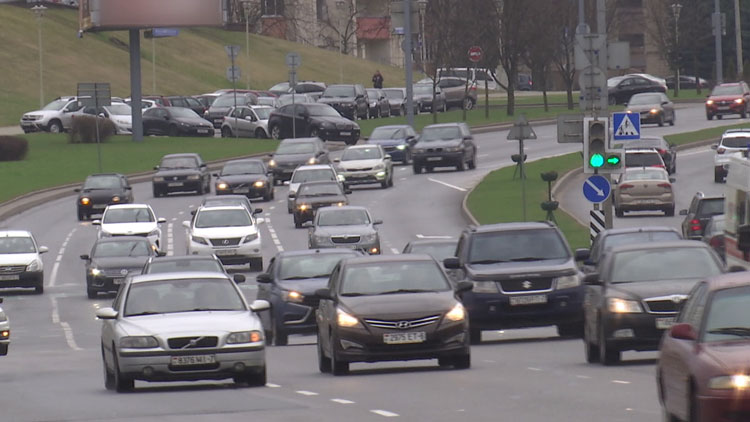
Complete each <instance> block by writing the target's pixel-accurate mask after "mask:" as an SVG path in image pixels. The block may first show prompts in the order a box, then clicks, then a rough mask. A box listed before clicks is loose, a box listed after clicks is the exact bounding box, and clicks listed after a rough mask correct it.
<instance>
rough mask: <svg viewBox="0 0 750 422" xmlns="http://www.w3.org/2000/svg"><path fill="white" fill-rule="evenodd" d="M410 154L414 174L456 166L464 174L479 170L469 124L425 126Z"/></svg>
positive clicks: (475, 147)
mask: <svg viewBox="0 0 750 422" xmlns="http://www.w3.org/2000/svg"><path fill="white" fill-rule="evenodd" d="M411 153H412V166H413V168H414V174H419V173H421V172H422V169H423V168H424V169H426V170H427V171H428V172H431V171H432V170H433V169H434V168H435V167H446V166H455V167H456V170H458V171H463V170H464V169H465V168H466V167H469V168H470V169H474V168H476V166H477V146H476V144H475V143H474V137H473V136H472V135H471V131H469V127H468V126H467V125H466V123H440V124H434V125H428V126H425V127H424V129H422V134H421V135H420V136H419V138H418V139H417V143H415V144H414V146H413V147H412V149H411ZM465 166H466V167H465Z"/></svg>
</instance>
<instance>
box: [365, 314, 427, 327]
mask: <svg viewBox="0 0 750 422" xmlns="http://www.w3.org/2000/svg"><path fill="white" fill-rule="evenodd" d="M438 319H440V315H432V316H428V317H424V318H418V319H407V320H398V321H386V320H380V319H365V322H366V323H367V324H369V325H370V326H372V327H377V328H386V329H389V330H409V329H411V328H419V327H424V326H426V325H430V324H433V323H435V322H437V320H438Z"/></svg>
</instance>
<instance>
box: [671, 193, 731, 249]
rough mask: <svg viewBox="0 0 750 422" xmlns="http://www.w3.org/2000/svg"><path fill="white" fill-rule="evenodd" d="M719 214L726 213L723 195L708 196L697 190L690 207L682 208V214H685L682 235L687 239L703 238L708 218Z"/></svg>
mask: <svg viewBox="0 0 750 422" xmlns="http://www.w3.org/2000/svg"><path fill="white" fill-rule="evenodd" d="M719 214H724V197H723V196H707V195H706V194H704V193H703V192H696V193H695V196H693V200H692V201H690V207H689V208H688V209H686V210H680V215H684V216H685V219H684V220H682V236H683V237H684V238H685V239H694V240H701V238H703V229H705V228H706V224H707V223H708V220H710V219H711V217H713V216H714V215H719Z"/></svg>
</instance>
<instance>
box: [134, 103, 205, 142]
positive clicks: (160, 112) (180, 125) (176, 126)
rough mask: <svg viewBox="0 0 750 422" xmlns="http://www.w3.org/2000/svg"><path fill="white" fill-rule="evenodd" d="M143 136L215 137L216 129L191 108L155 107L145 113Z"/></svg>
mask: <svg viewBox="0 0 750 422" xmlns="http://www.w3.org/2000/svg"><path fill="white" fill-rule="evenodd" d="M143 134H144V135H146V136H148V135H166V136H208V137H213V136H214V128H213V127H212V126H211V122H209V121H207V120H206V119H204V118H202V117H200V116H199V115H197V114H195V112H194V111H193V110H190V109H189V108H182V107H154V108H150V109H148V110H145V111H144V112H143Z"/></svg>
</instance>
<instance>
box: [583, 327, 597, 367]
mask: <svg viewBox="0 0 750 422" xmlns="http://www.w3.org/2000/svg"><path fill="white" fill-rule="evenodd" d="M583 349H584V352H585V353H586V362H588V363H597V362H599V347H598V346H597V345H596V344H594V343H592V342H591V339H590V338H589V336H588V330H586V327H585V322H584V328H583Z"/></svg>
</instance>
